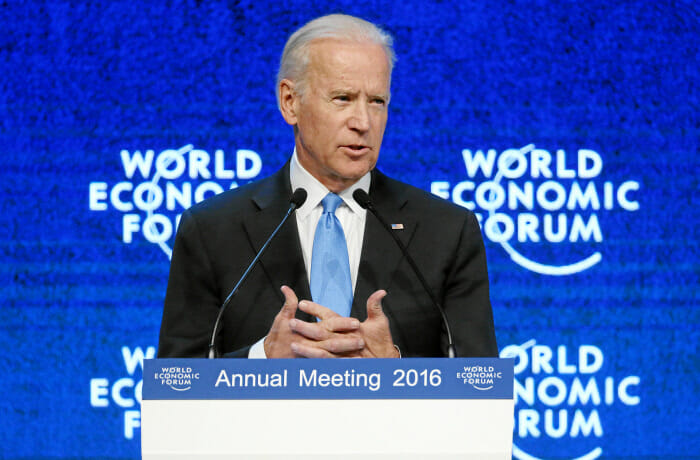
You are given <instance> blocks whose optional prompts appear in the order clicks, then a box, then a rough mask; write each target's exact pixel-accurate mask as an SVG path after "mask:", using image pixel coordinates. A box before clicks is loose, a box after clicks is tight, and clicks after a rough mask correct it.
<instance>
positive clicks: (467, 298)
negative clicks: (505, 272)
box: [443, 212, 498, 357]
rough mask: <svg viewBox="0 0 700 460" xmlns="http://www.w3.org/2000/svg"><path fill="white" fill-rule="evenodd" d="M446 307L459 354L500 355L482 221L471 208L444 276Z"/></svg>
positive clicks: (444, 302)
mask: <svg viewBox="0 0 700 460" xmlns="http://www.w3.org/2000/svg"><path fill="white" fill-rule="evenodd" d="M443 307H444V308H445V313H446V315H447V317H448V318H449V320H450V323H451V325H452V330H453V331H452V332H453V334H454V337H453V339H454V342H455V347H456V349H457V354H458V355H459V356H474V357H478V356H498V346H497V345H496V336H495V331H494V326H493V314H492V310H491V302H490V300H489V279H488V272H487V268H486V252H485V249H484V242H483V239H482V237H481V230H480V228H479V223H478V221H477V219H476V217H475V216H474V214H473V213H471V212H468V213H467V214H466V219H465V220H464V227H463V228H462V232H461V235H460V240H459V242H458V246H457V251H456V252H455V257H454V261H453V262H452V264H451V267H450V272H449V274H448V276H447V277H446V279H445V285H444V294H443Z"/></svg>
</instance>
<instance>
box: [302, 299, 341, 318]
mask: <svg viewBox="0 0 700 460" xmlns="http://www.w3.org/2000/svg"><path fill="white" fill-rule="evenodd" d="M299 310H301V311H303V312H305V313H308V314H310V315H313V316H315V317H316V318H319V319H323V320H325V319H329V318H333V317H341V316H340V315H339V314H338V313H336V312H334V311H333V310H331V309H330V308H326V307H324V306H323V305H319V304H317V303H315V302H312V301H310V300H302V301H301V302H299Z"/></svg>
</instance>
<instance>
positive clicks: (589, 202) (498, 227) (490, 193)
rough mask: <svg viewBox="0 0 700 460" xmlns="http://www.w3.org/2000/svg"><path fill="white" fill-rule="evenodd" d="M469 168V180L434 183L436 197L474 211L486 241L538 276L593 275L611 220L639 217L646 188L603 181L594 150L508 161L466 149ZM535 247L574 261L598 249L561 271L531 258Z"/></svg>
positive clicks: (510, 152)
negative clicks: (617, 215)
mask: <svg viewBox="0 0 700 460" xmlns="http://www.w3.org/2000/svg"><path fill="white" fill-rule="evenodd" d="M462 160H463V162H464V167H465V171H466V174H467V177H468V179H467V180H464V181H461V182H459V183H456V184H453V183H450V182H447V181H433V182H432V183H431V191H432V193H434V194H435V195H438V196H440V197H442V198H445V199H448V200H451V201H453V202H454V203H456V204H458V205H461V206H463V207H465V208H467V209H470V210H472V211H474V212H475V213H476V216H477V218H478V219H479V222H480V224H481V226H482V229H483V231H484V235H485V237H486V238H487V239H488V240H489V241H492V242H494V243H497V244H499V245H500V246H501V247H502V248H503V249H504V250H505V251H506V252H507V253H508V255H509V256H510V258H511V259H512V260H513V262H515V263H516V264H518V265H520V266H521V267H523V268H525V269H527V270H530V271H532V272H535V273H540V274H544V275H555V276H562V275H571V274H574V273H579V272H582V271H584V270H587V269H589V268H591V267H593V266H594V265H596V264H597V263H599V262H600V261H601V260H602V259H603V254H602V253H601V251H600V250H599V249H598V248H599V243H601V242H603V240H604V231H603V229H604V216H603V214H605V213H612V212H614V211H619V210H621V211H625V212H627V211H630V212H631V211H637V210H638V209H639V202H638V201H637V200H636V194H635V192H637V191H638V190H639V188H640V184H639V182H637V181H636V180H625V181H622V182H621V183H616V182H614V181H613V180H604V179H602V172H603V164H604V162H603V157H602V156H601V155H600V154H599V153H598V152H596V151H594V150H590V149H583V148H582V149H578V151H577V152H576V154H575V155H574V156H573V158H572V155H567V152H566V151H564V150H562V149H559V150H557V151H556V152H555V153H554V154H553V153H552V152H550V151H548V150H545V149H541V148H536V147H535V145H534V144H529V145H527V146H525V147H522V148H509V149H505V150H503V151H501V152H500V153H499V152H498V151H496V150H495V149H488V150H487V151H486V152H484V151H483V150H476V151H472V150H470V149H464V150H463V151H462ZM601 220H603V223H601ZM528 244H539V245H541V244H548V245H560V246H564V245H566V246H567V251H565V253H566V254H567V255H566V256H567V257H572V258H573V257H574V256H572V255H569V253H575V254H578V253H579V252H580V251H581V246H582V245H583V246H585V247H588V248H590V249H589V253H588V254H584V255H583V256H578V255H577V256H575V257H576V258H577V259H576V260H565V261H557V262H556V263H554V262H553V261H543V260H538V256H533V255H527V254H526V249H525V247H526V245H528ZM543 252H548V251H538V253H543ZM539 257H541V256H539ZM550 257H551V256H550Z"/></svg>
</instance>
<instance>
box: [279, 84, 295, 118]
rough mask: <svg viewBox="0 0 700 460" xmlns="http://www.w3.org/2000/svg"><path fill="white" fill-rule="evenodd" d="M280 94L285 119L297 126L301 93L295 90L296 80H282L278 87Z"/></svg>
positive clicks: (281, 109)
mask: <svg viewBox="0 0 700 460" xmlns="http://www.w3.org/2000/svg"><path fill="white" fill-rule="evenodd" d="M277 91H279V96H280V112H282V117H284V121H286V122H287V123H288V124H290V125H292V126H295V125H296V124H297V110H298V99H299V95H298V94H297V93H295V92H294V82H293V81H291V80H288V79H286V78H285V79H283V80H282V81H280V84H279V87H278V88H277Z"/></svg>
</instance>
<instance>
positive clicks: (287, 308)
mask: <svg viewBox="0 0 700 460" xmlns="http://www.w3.org/2000/svg"><path fill="white" fill-rule="evenodd" d="M280 290H281V291H282V294H284V305H282V309H281V310H280V313H279V314H280V315H282V316H283V317H285V318H294V315H295V314H296V312H297V306H298V305H299V300H298V299H297V295H296V294H295V293H294V290H293V289H292V288H290V287H289V286H282V287H281V288H280Z"/></svg>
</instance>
